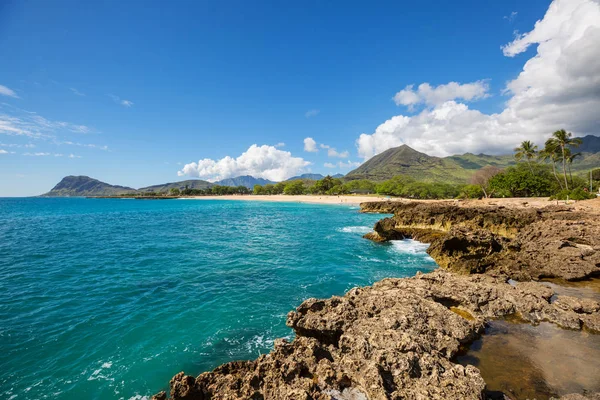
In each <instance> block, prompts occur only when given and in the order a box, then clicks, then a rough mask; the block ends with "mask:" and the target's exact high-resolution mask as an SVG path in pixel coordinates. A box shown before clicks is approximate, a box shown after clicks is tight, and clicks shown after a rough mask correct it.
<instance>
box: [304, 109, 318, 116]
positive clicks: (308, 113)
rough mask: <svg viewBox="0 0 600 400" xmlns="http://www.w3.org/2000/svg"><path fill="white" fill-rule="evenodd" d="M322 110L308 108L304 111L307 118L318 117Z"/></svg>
mask: <svg viewBox="0 0 600 400" xmlns="http://www.w3.org/2000/svg"><path fill="white" fill-rule="evenodd" d="M320 112H321V111H320V110H308V111H307V112H305V113H304V116H305V117H306V118H310V117H316V116H317V115H318V114H319V113H320Z"/></svg>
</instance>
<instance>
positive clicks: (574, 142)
mask: <svg viewBox="0 0 600 400" xmlns="http://www.w3.org/2000/svg"><path fill="white" fill-rule="evenodd" d="M549 143H550V146H551V147H553V148H554V149H556V150H558V149H560V153H561V154H562V165H563V177H564V180H565V188H566V189H567V190H568V189H569V182H567V150H568V149H569V147H577V146H579V145H580V144H581V139H579V138H573V134H572V133H571V132H567V131H565V130H564V129H561V130H559V131H556V132H554V133H553V134H552V137H551V138H550V139H548V140H547V141H546V146H548V144H549Z"/></svg>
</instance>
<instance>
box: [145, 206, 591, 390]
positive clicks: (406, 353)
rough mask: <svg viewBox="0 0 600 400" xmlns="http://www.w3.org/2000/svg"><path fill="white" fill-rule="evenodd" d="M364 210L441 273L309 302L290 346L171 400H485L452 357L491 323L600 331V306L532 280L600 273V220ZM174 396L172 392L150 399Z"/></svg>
mask: <svg viewBox="0 0 600 400" xmlns="http://www.w3.org/2000/svg"><path fill="white" fill-rule="evenodd" d="M363 210H365V211H369V212H393V213H394V214H395V215H394V217H392V218H386V219H384V220H382V221H380V222H378V223H377V225H376V226H375V232H374V233H373V234H369V235H368V237H369V238H371V239H374V240H377V241H385V240H390V239H399V238H404V237H412V238H415V239H418V240H422V241H425V242H430V243H431V247H430V250H429V252H430V254H431V255H432V257H433V258H434V259H435V260H436V261H437V262H438V263H439V264H440V266H441V267H442V269H438V270H436V271H434V272H432V273H429V274H418V275H417V276H415V277H413V278H404V279H384V280H382V281H380V282H377V283H375V284H374V285H373V286H371V287H364V288H354V289H352V290H350V291H349V292H348V293H346V294H345V295H344V296H341V297H338V296H334V297H332V298H330V299H327V300H317V299H309V300H306V301H305V302H303V303H302V304H301V305H300V306H299V307H298V308H297V309H296V310H295V311H292V312H290V313H289V314H288V317H287V325H288V326H290V327H291V328H292V329H293V330H294V331H295V333H296V338H295V339H294V340H293V341H292V342H287V341H285V340H283V339H279V340H277V341H276V342H275V347H274V349H273V351H272V352H271V353H269V354H266V355H262V356H260V357H259V358H258V359H256V360H254V361H236V362H231V363H227V364H224V365H221V366H220V367H218V368H216V369H215V370H213V371H212V372H206V373H203V374H201V375H199V376H198V377H193V376H189V375H185V374H184V373H183V372H182V373H179V374H177V375H175V376H174V377H173V379H171V382H170V397H171V398H173V399H178V400H179V399H180V400H184V399H185V400H205V399H215V400H216V399H256V400H257V399H267V400H268V399H289V400H292V399H293V400H296V399H300V400H325V399H327V400H333V399H338V400H366V399H373V400H375V399H377V400H379V399H382V400H384V399H385V400H388V399H430V398H434V399H484V398H486V392H485V382H484V380H483V378H482V377H481V375H480V373H479V370H478V369H477V368H475V367H472V366H466V367H464V366H462V365H459V364H456V363H455V362H453V357H454V356H455V355H456V354H457V353H458V352H459V351H460V350H461V349H463V348H464V347H465V346H466V345H468V344H469V343H470V342H472V341H473V340H474V339H475V338H477V337H478V335H479V334H481V332H482V331H483V328H484V324H485V323H486V321H489V320H491V319H497V318H518V319H520V320H523V321H527V322H530V323H539V322H541V321H549V322H552V323H555V324H557V325H559V326H561V327H564V328H569V329H577V330H579V329H587V330H589V331H591V332H598V333H600V304H599V303H598V302H596V301H593V300H590V299H578V298H575V297H570V296H556V295H554V293H553V290H552V289H551V288H549V287H547V286H545V285H543V284H541V283H538V282H533V281H530V279H531V278H540V277H545V276H552V277H561V278H565V279H581V278H584V277H587V276H590V275H592V274H595V273H597V272H598V271H600V259H599V258H598V257H599V254H600V230H599V228H600V222H598V221H593V220H590V218H588V217H587V216H585V215H583V214H581V213H580V214H576V213H574V212H573V211H570V210H568V209H545V210H535V209H519V210H514V209H503V208H490V209H483V208H482V209H478V208H459V207H454V206H452V205H435V204H397V203H396V204H392V203H390V204H387V205H386V204H385V203H369V204H365V205H363ZM594 235H595V236H594ZM536 248H537V251H536ZM455 272H461V274H457V273H455ZM509 278H513V279H516V280H519V281H521V282H517V281H514V280H510V279H509ZM597 396H598V397H594V396H593V395H592V396H591V397H589V398H600V395H597ZM166 398H167V394H166V393H165V392H161V393H159V394H157V395H155V396H154V397H153V399H154V400H162V399H166ZM566 398H569V399H583V398H585V397H583V396H581V395H572V396H567V397H565V399H566Z"/></svg>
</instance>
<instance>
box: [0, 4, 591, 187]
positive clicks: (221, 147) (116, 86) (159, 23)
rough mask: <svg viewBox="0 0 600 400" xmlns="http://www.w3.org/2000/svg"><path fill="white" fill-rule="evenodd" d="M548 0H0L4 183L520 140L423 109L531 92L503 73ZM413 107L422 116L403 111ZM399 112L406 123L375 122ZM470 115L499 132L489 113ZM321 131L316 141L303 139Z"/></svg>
mask: <svg viewBox="0 0 600 400" xmlns="http://www.w3.org/2000/svg"><path fill="white" fill-rule="evenodd" d="M573 1H577V2H580V3H582V6H587V7H594V6H596V5H597V3H596V2H595V0H573ZM557 2H558V3H560V1H555V3H557ZM563 2H564V1H563ZM588 3H589V4H588ZM550 4H551V2H550V1H547V0H545V1H541V0H528V1H526V2H523V1H517V0H508V1H494V2H481V1H475V0H473V1H454V2H447V1H419V2H413V1H411V2H399V1H395V2H387V3H385V2H381V3H372V2H371V3H365V2H357V3H356V4H354V3H352V2H320V1H306V2H297V3H292V2H232V1H222V2H200V1H189V2H185V1H177V2H163V1H161V2H153V1H105V2H93V1H85V2H82V1H45V0H44V1H27V0H24V1H12V2H11V1H8V2H6V1H4V2H2V1H0V59H2V62H0V144H1V145H0V152H2V154H0V196H13V195H35V194H39V193H42V192H45V191H47V190H49V189H50V188H51V187H52V186H53V185H54V184H55V183H57V182H58V181H59V180H60V179H61V178H62V177H63V176H65V175H89V176H92V177H95V178H98V179H100V180H103V181H106V182H109V183H113V184H121V185H127V186H133V187H141V186H145V185H149V184H156V183H162V182H168V181H176V180H181V179H187V178H189V177H200V178H203V179H212V180H214V179H217V178H223V177H227V175H231V174H241V173H243V172H248V171H249V172H252V173H253V174H254V175H261V174H262V175H263V176H264V177H271V178H273V177H280V176H281V177H283V176H284V175H290V174H292V173H295V172H308V171H312V172H320V173H337V172H342V173H344V172H348V170H349V169H351V167H352V166H354V165H356V164H358V163H360V162H362V161H364V160H365V159H366V158H368V157H369V156H371V155H373V154H376V153H378V152H380V151H382V149H384V148H388V147H391V146H392V145H398V144H401V143H408V144H409V145H413V147H415V148H418V149H419V150H421V151H426V152H429V153H430V154H436V155H445V154H451V153H455V152H465V151H484V150H489V151H491V152H496V153H498V152H501V151H502V150H504V151H505V152H506V151H508V150H509V149H510V148H511V147H513V142H514V140H513V141H512V142H511V141H510V140H512V139H510V140H508V139H507V140H506V142H504V141H502V140H500V141H497V144H494V143H496V142H494V143H491V142H486V141H485V140H484V139H481V140H479V139H474V137H475V136H477V135H479V134H475V136H473V138H472V140H470V141H469V142H464V143H461V142H457V143H455V144H454V145H453V146H450V147H448V146H446V145H445V144H444V142H447V141H444V140H440V141H439V142H436V139H435V135H436V133H435V132H434V133H432V132H421V131H418V129H417V127H416V126H413V125H415V124H417V122H418V121H417V120H418V118H417V117H419V116H422V118H423V119H425V118H426V116H425V113H436V112H437V113H439V112H443V113H446V111H443V109H444V107H446V109H447V108H448V107H450V106H452V107H457V106H458V105H462V104H463V103H464V104H466V105H467V106H468V107H469V108H473V107H474V108H476V109H477V110H478V111H477V112H478V113H481V114H483V115H484V116H486V117H487V116H489V115H494V114H500V113H502V112H503V111H505V110H506V109H507V108H509V107H508V106H507V101H511V100H514V101H515V102H517V100H518V99H516V98H517V97H518V96H519V94H520V93H521V92H522V91H523V90H524V89H522V88H517V89H513V90H512V91H509V93H508V94H507V92H506V89H507V85H508V84H507V83H509V82H516V83H515V84H514V86H515V87H520V86H522V85H521V84H520V81H519V77H520V74H521V75H522V72H523V68H524V65H525V63H526V62H527V61H528V60H529V59H530V58H532V57H534V56H535V55H536V51H537V50H536V47H537V42H536V40H537V39H536V38H535V35H534V34H535V33H536V32H534V31H535V29H537V27H535V28H534V24H535V22H536V21H537V20H541V19H542V18H544V16H545V14H546V12H547V10H548V9H549V6H550ZM559 11H560V12H563V11H562V10H559ZM567 11H569V10H567ZM569 12H571V13H572V14H573V18H575V15H576V14H575V11H573V10H570V11H569ZM587 14H590V13H589V10H588V12H587ZM556 18H558V17H556ZM582 18H583V17H582ZM550 22H552V21H550ZM596 22H598V21H597V19H595V18H591V19H589V20H588V21H587V23H588V24H590V25H591V26H593V27H595V26H596ZM548 25H556V24H551V23H548ZM515 32H523V33H527V32H533V33H534V34H532V35H529V36H531V38H530V39H527V38H521V37H520V36H518V34H517V33H515ZM542 33H544V32H542ZM576 34H577V33H576V32H575V33H573V35H576ZM515 35H517V36H515ZM521 35H522V34H521ZM548 35H550V36H551V35H552V33H548ZM555 36H556V33H555ZM511 43H512V44H511ZM508 44H511V46H512V47H511V49H512V50H514V49H516V50H514V51H512V52H511V51H510V50H509V51H507V50H506V49H505V51H503V50H502V49H501V46H507V45H508ZM520 47H525V49H522V48H520ZM507 53H511V54H509V55H507ZM512 53H515V54H512ZM584 61H585V60H584ZM584 61H582V62H584ZM449 82H457V83H458V85H459V86H458V88H452V87H450V86H443V85H447V84H448V83H449ZM477 82H479V83H477ZM422 83H428V84H429V85H430V87H431V89H432V90H431V91H427V90H423V91H419V90H418V89H417V88H418V85H420V84H422ZM467 83H474V86H473V87H466V86H465V87H462V86H460V85H463V84H467ZM411 84H413V85H415V86H413V88H412V89H408V91H409V92H410V93H409V92H403V93H404V95H406V94H408V95H410V96H408V97H407V96H403V95H402V94H401V95H400V97H396V99H397V101H394V100H393V99H394V96H395V95H396V94H397V93H399V92H400V91H402V90H403V89H407V88H406V87H407V85H411ZM440 85H442V86H440ZM527 85H528V87H531V83H527ZM425 89H426V88H425ZM435 89H439V90H438V91H436V90H435ZM462 89H464V90H462ZM470 89H473V90H475V92H472V91H470ZM479 89H480V91H477V90H479ZM461 90H462V91H461ZM448 91H449V92H451V93H450V94H446V93H447V92H448ZM519 91H521V92H519ZM430 92H431V93H430ZM503 92H504V93H503ZM461 93H463V94H462V95H461ZM465 93H466V94H465ZM461 96H464V97H462V98H461ZM400 98H402V99H404V100H401V101H400V102H399V101H398V99H400ZM407 98H408V99H414V100H406V99H407ZM448 101H450V103H452V104H449V103H448ZM519 104H520V103H519ZM521 109H523V110H524V109H525V108H524V107H522V108H520V109H518V110H521ZM440 110H441V111H440ZM399 115H400V116H402V117H403V118H405V117H406V118H412V120H411V122H410V123H408V122H406V123H405V125H402V123H399V120H400V119H401V118H397V119H395V120H393V121H392V120H391V119H392V118H393V117H394V116H399ZM428 115H429V114H428ZM590 118H592V117H590ZM385 121H392V122H390V124H392V123H393V125H394V126H393V128H392V131H390V132H384V133H382V135H383V136H381V135H378V133H377V131H376V129H379V128H378V127H379V126H380V125H382V124H384V123H385ZM407 121H408V120H407ZM422 122H423V124H425V122H426V121H422ZM554 122H563V121H562V120H560V121H554ZM565 122H569V121H568V120H565ZM494 123H495V124H496V121H494ZM518 123H519V124H521V123H522V121H518ZM390 124H388V125H386V126H389V125H390ZM407 124H408V125H407ZM469 124H470V126H474V125H475V124H484V125H482V128H481V129H480V130H479V131H478V132H480V135H481V136H486V133H485V129H486V128H485V126H488V125H486V124H491V122H489V121H479V120H475V121H471V122H469ZM428 126H429V125H428ZM384 128H385V126H384ZM558 128H559V127H557V129H558ZM566 128H567V129H571V130H573V131H574V132H576V133H577V134H584V133H586V134H587V133H590V132H589V128H588V127H580V126H572V127H571V126H567V127H566ZM382 129H383V128H382ZM419 129H420V128H419ZM444 129H446V131H447V132H449V133H451V132H455V131H452V130H448V129H450V128H447V127H446V128H444ZM522 129H523V132H524V133H523V134H524V135H532V137H534V139H536V138H537V136H534V135H538V136H539V133H537V132H533V131H532V132H530V131H529V130H528V129H529V128H527V127H524V125H523V127H522ZM446 131H444V132H446ZM592 133H593V132H592ZM361 134H364V135H365V136H364V138H363V139H362V140H361V142H358V139H359V137H360V135H361ZM497 134H498V135H501V134H503V133H502V132H498V133H497ZM380 136H381V137H380ZM439 136H440V138H442V137H443V134H440V135H439ZM505 136H506V135H505ZM307 137H309V138H312V139H313V140H314V141H315V142H316V148H315V150H318V151H305V143H304V139H305V138H307ZM519 137H520V136H519ZM432 138H433V139H432ZM513 139H514V138H513ZM515 140H516V139H515ZM253 144H256V145H257V146H258V147H256V148H255V149H254V150H250V151H249V149H250V147H251V145H253ZM282 144H283V145H282ZM260 146H263V147H260ZM327 147H329V148H327ZM331 148H335V149H336V150H335V152H333V153H332V152H331V151H330V149H331ZM461 149H464V151H460V150H461ZM345 152H347V154H346V153H345ZM244 153H246V155H245V156H243V157H242V158H241V159H237V158H238V157H240V156H241V155H243V154H244ZM284 153H285V154H284ZM36 154H37V155H36ZM227 156H229V157H231V159H226V160H225V161H223V160H222V159H223V158H224V157H227ZM202 159H210V160H212V161H206V162H204V163H200V162H198V161H199V160H202ZM340 162H341V163H344V164H342V166H340V164H339V163H340ZM191 163H193V164H191ZM186 164H187V168H185V169H184V166H186ZM326 165H327V166H326ZM178 172H179V174H178Z"/></svg>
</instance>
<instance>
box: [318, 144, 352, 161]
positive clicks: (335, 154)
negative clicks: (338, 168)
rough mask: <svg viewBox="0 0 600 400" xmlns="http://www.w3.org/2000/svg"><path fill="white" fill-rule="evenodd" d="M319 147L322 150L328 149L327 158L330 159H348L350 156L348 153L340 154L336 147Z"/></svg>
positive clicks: (324, 145) (323, 145)
mask: <svg viewBox="0 0 600 400" xmlns="http://www.w3.org/2000/svg"><path fill="white" fill-rule="evenodd" d="M319 146H320V147H321V148H322V149H327V156H329V157H337V158H348V157H349V156H350V153H348V152H347V151H342V152H338V151H337V150H336V149H335V147H331V146H329V145H327V144H320V145H319Z"/></svg>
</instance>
